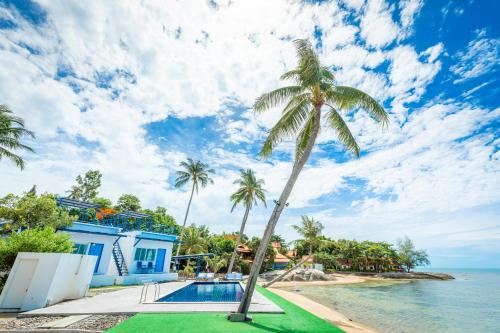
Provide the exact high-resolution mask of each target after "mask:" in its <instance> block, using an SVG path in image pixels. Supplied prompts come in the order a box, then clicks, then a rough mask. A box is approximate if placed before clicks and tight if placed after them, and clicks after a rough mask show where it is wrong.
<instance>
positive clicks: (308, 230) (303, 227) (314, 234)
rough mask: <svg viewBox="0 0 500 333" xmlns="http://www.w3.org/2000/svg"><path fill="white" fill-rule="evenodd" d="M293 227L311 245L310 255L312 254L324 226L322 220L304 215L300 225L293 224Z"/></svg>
mask: <svg viewBox="0 0 500 333" xmlns="http://www.w3.org/2000/svg"><path fill="white" fill-rule="evenodd" d="M292 227H293V228H294V229H295V231H297V232H298V233H299V234H300V235H301V236H302V237H304V240H305V241H306V243H307V245H308V246H309V256H311V254H312V249H313V246H314V245H315V244H317V243H318V241H319V238H320V237H321V231H322V230H323V228H324V226H323V224H321V222H319V221H316V220H315V219H314V218H312V217H308V216H302V220H301V221H300V224H299V225H292Z"/></svg>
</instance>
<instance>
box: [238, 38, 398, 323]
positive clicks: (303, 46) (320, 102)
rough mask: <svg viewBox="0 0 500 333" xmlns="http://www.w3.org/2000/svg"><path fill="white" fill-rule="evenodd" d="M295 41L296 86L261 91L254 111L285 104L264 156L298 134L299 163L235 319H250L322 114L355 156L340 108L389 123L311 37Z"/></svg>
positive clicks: (286, 77)
mask: <svg viewBox="0 0 500 333" xmlns="http://www.w3.org/2000/svg"><path fill="white" fill-rule="evenodd" d="M294 43H295V47H296V49H297V56H298V66H297V67H296V68H295V69H293V70H291V71H289V72H287V73H285V74H283V75H282V77H281V78H282V79H284V80H292V81H293V83H292V85H288V86H285V87H282V88H278V89H276V90H274V91H271V92H269V93H265V94H263V95H262V96H260V97H259V98H258V99H257V101H256V102H255V105H254V109H255V111H256V112H257V113H260V112H263V111H266V110H268V109H271V108H273V107H276V106H279V105H281V104H283V103H286V106H285V107H284V109H283V114H282V116H281V118H280V119H279V120H278V122H277V123H276V125H274V127H273V128H272V129H271V130H270V131H269V134H268V137H267V139H266V140H265V142H264V145H263V147H262V150H261V156H264V157H265V156H269V155H270V154H271V153H272V152H273V149H274V148H275V147H276V146H277V145H278V144H279V143H280V142H281V141H283V140H285V139H288V138H295V140H296V149H295V161H294V164H293V168H292V173H291V175H290V178H289V179H288V181H287V183H286V185H285V187H284V189H283V191H282V193H281V195H280V197H279V200H278V201H277V202H276V206H275V207H274V209H273V212H272V214H271V217H270V218H269V221H268V223H267V227H266V230H265V232H264V236H263V238H262V241H261V243H260V246H259V248H258V250H257V253H256V255H255V258H254V262H253V265H252V268H251V271H250V276H249V279H248V282H247V284H246V287H245V293H244V296H243V298H242V300H241V303H240V305H239V307H238V311H237V313H234V314H231V316H230V318H229V319H231V320H234V321H240V320H248V319H247V316H246V314H247V312H248V308H249V306H250V300H251V298H252V294H253V291H254V289H255V283H256V282H257V277H258V274H259V271H260V268H261V266H262V263H263V261H264V256H265V252H266V248H267V245H268V244H269V240H270V238H271V236H272V234H273V232H274V228H275V226H276V223H277V222H278V220H279V217H280V215H281V212H282V211H283V209H284V208H285V206H286V205H287V200H288V197H289V196H290V193H291V192H292V189H293V186H294V184H295V182H296V181H297V178H298V176H299V174H300V172H301V170H302V168H303V167H304V165H305V164H306V162H307V160H308V159H309V155H310V154H311V151H312V149H313V146H314V143H315V141H316V138H317V136H318V133H319V130H320V126H321V123H322V121H321V118H322V117H324V125H326V126H329V127H331V128H332V129H333V130H334V131H336V132H337V135H338V139H339V141H340V142H341V143H342V144H343V145H344V146H345V147H346V148H347V150H349V151H351V152H353V153H354V154H355V155H356V156H359V150H360V149H359V146H358V144H357V143H356V140H355V139H354V136H353V135H352V133H351V131H350V130H349V127H348V126H347V124H346V122H345V121H344V119H343V118H342V116H341V112H346V111H348V110H351V109H355V108H362V109H365V110H366V111H368V112H369V114H370V115H371V117H372V118H373V119H374V120H375V121H377V122H379V123H382V125H384V126H385V125H386V124H387V123H388V116H387V113H386V112H385V111H384V109H383V108H382V106H380V105H379V104H378V103H377V102H376V101H375V100H374V99H373V98H372V97H370V96H369V95H367V94H366V93H364V92H362V91H360V90H358V89H355V88H351V87H346V86H338V85H337V84H336V82H335V77H334V75H333V73H332V72H331V71H330V69H329V68H327V67H325V66H322V65H321V63H320V61H319V58H318V55H317V54H316V52H315V51H314V49H313V47H312V46H311V44H310V43H309V41H307V40H296V41H294Z"/></svg>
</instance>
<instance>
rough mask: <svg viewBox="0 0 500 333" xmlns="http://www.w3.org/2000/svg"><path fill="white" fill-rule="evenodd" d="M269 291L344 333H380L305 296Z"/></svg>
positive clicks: (278, 290) (281, 290) (282, 291)
mask: <svg viewBox="0 0 500 333" xmlns="http://www.w3.org/2000/svg"><path fill="white" fill-rule="evenodd" d="M269 291H271V292H273V293H275V294H276V295H278V296H281V297H283V298H284V299H286V300H287V301H289V302H291V303H293V304H295V305H297V306H299V307H301V308H303V309H304V310H306V311H308V312H310V313H312V314H314V315H315V316H317V317H319V318H321V319H323V320H325V321H327V322H329V323H331V324H333V325H335V326H336V327H338V328H340V329H342V330H344V331H345V332H346V333H381V332H380V331H378V330H376V329H375V328H373V327H369V326H367V325H364V324H362V323H359V322H356V321H353V320H352V319H349V318H348V317H347V316H346V315H344V314H342V313H341V312H339V311H337V310H334V309H332V308H329V307H327V306H325V305H323V304H320V303H317V302H315V301H313V300H312V299H310V298H308V297H306V296H302V295H299V294H297V293H294V292H291V291H286V290H283V289H279V288H269Z"/></svg>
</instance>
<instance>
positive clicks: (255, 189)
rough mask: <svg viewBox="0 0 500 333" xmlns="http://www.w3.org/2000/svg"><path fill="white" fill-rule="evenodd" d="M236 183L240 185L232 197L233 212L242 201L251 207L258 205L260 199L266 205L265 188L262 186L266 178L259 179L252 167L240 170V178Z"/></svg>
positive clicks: (244, 204)
mask: <svg viewBox="0 0 500 333" xmlns="http://www.w3.org/2000/svg"><path fill="white" fill-rule="evenodd" d="M234 184H237V185H240V187H239V188H238V190H236V192H234V193H233V194H232V195H231V197H230V200H231V202H232V203H233V207H232V208H231V212H232V211H233V210H234V209H235V208H236V206H237V205H238V204H240V203H241V204H243V206H245V207H248V208H250V209H251V208H252V206H253V205H254V204H255V205H257V203H258V200H260V201H262V202H263V203H264V206H266V195H265V194H264V192H265V190H264V189H263V188H262V186H263V185H264V180H263V179H257V178H256V177H255V173H254V171H253V170H252V169H246V170H243V169H242V170H240V179H237V180H235V181H234Z"/></svg>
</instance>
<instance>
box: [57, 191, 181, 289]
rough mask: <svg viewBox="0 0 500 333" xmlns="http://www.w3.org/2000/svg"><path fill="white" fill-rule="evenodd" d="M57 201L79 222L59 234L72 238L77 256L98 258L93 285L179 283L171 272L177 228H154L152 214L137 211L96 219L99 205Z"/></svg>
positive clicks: (74, 201) (70, 200) (63, 199)
mask: <svg viewBox="0 0 500 333" xmlns="http://www.w3.org/2000/svg"><path fill="white" fill-rule="evenodd" d="M57 202H58V204H59V205H60V206H62V207H65V208H66V209H69V210H78V212H79V219H78V221H77V222H75V223H73V224H72V225H71V226H69V227H66V228H63V229H61V230H59V231H58V232H64V233H67V234H69V235H70V236H71V239H72V240H73V242H74V243H75V251H74V253H78V254H88V255H94V256H97V261H96V264H95V267H94V276H93V278H92V281H91V286H93V287H95V286H106V285H113V284H141V283H143V282H145V281H173V280H177V273H172V272H170V262H171V257H172V248H173V244H174V242H175V241H176V239H177V236H176V233H177V232H176V231H177V229H176V228H173V227H172V228H170V227H159V228H158V227H157V228H155V227H154V226H153V223H152V222H153V221H152V217H151V216H150V215H147V214H143V213H137V212H125V213H119V214H113V215H109V216H106V217H104V218H101V219H97V218H96V214H95V212H96V210H97V209H98V208H99V206H98V205H95V204H92V203H87V202H82V201H77V200H72V199H68V198H59V199H58V200H57Z"/></svg>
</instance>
